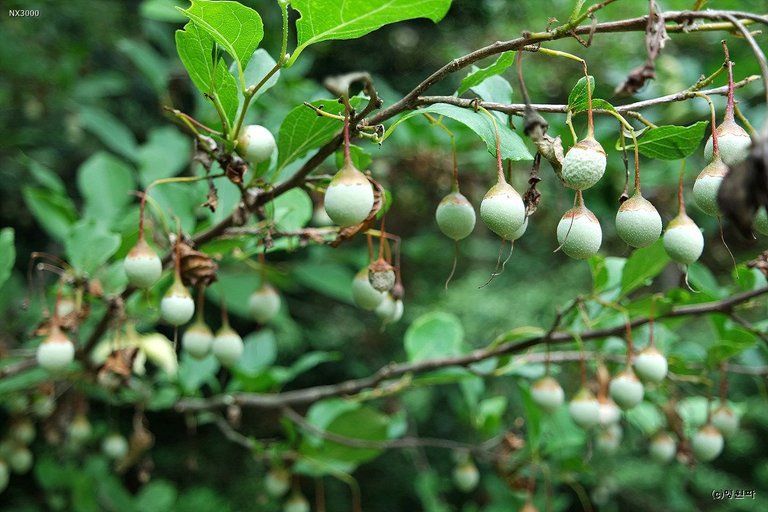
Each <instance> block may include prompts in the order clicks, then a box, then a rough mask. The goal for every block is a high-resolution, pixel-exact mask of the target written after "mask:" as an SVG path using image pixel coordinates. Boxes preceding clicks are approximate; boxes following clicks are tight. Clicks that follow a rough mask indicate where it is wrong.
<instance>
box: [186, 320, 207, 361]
mask: <svg viewBox="0 0 768 512" xmlns="http://www.w3.org/2000/svg"><path fill="white" fill-rule="evenodd" d="M212 344H213V332H212V331H211V329H210V327H208V326H207V325H206V324H205V322H203V321H202V320H199V321H197V322H195V323H193V324H192V325H190V326H189V327H188V328H187V330H186V331H185V332H184V335H183V336H182V337H181V346H182V348H183V349H184V350H185V351H186V352H187V354H189V355H191V356H192V357H194V358H195V359H203V358H204V357H205V356H207V355H208V353H209V352H210V351H211V345H212Z"/></svg>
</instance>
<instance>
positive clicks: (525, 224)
mask: <svg viewBox="0 0 768 512" xmlns="http://www.w3.org/2000/svg"><path fill="white" fill-rule="evenodd" d="M527 229H528V217H526V218H525V221H524V222H523V225H522V226H520V227H519V228H518V229H517V231H515V232H514V233H512V237H511V238H510V240H513V241H514V240H517V239H518V238H521V237H522V236H523V235H524V234H525V231H526V230H527Z"/></svg>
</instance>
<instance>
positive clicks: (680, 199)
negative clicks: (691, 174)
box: [677, 160, 685, 215]
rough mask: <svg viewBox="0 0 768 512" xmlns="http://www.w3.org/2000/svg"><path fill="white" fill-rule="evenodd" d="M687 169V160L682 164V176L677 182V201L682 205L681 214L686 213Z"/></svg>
mask: <svg viewBox="0 0 768 512" xmlns="http://www.w3.org/2000/svg"><path fill="white" fill-rule="evenodd" d="M684 170H685V160H683V163H682V164H681V165H680V178H679V179H678V183H677V203H678V205H679V207H680V211H679V215H685V199H684V198H683V174H684Z"/></svg>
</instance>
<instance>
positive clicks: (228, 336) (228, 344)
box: [211, 325, 245, 368]
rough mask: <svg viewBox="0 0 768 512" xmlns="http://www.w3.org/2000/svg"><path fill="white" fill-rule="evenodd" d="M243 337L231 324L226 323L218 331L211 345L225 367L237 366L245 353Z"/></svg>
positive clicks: (212, 350) (214, 353)
mask: <svg viewBox="0 0 768 512" xmlns="http://www.w3.org/2000/svg"><path fill="white" fill-rule="evenodd" d="M244 348H245V347H244V345H243V338H241V337H240V335H239V334H237V332H236V331H235V330H234V329H232V328H231V327H230V326H229V325H224V326H222V327H221V329H219V330H218V331H217V332H216V336H215V337H214V338H213V343H212V345H211V352H213V355H214V356H216V359H218V360H219V363H221V365H222V366H223V367H225V368H231V367H232V366H235V364H237V362H238V361H239V360H240V356H241V355H243V350H244Z"/></svg>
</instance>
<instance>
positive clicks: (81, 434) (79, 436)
mask: <svg viewBox="0 0 768 512" xmlns="http://www.w3.org/2000/svg"><path fill="white" fill-rule="evenodd" d="M67 432H68V434H69V440H70V441H71V442H72V443H74V444H76V445H80V444H83V443H85V442H87V441H88V440H89V439H90V438H91V433H93V428H91V422H90V421H88V417H87V416H86V415H85V414H77V415H75V417H74V418H72V423H70V424H69V428H68V430H67Z"/></svg>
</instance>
